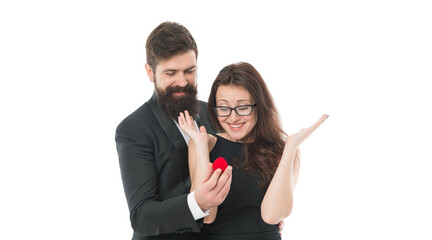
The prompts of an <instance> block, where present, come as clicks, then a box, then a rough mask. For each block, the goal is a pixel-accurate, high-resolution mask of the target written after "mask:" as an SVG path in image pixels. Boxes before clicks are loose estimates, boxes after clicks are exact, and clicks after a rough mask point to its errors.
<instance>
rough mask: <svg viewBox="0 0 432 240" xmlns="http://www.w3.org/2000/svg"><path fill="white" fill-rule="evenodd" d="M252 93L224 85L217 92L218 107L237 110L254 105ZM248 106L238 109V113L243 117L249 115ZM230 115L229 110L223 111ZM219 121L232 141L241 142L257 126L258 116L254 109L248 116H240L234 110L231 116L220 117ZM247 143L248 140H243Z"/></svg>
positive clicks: (237, 87) (241, 88)
mask: <svg viewBox="0 0 432 240" xmlns="http://www.w3.org/2000/svg"><path fill="white" fill-rule="evenodd" d="M254 104H256V103H255V102H253V100H252V97H251V95H250V93H249V92H248V91H247V90H246V89H244V88H243V87H239V86H234V85H222V86H219V88H218V90H217V91H216V106H217V107H229V108H235V107H238V106H243V105H254ZM248 108H250V107H247V106H244V107H239V108H237V111H238V112H240V113H241V114H242V115H243V114H245V113H246V114H247V113H248ZM219 110H220V111H225V112H227V113H229V109H223V108H222V109H221V108H219ZM218 120H219V123H220V125H221V126H222V128H223V129H224V130H225V132H226V133H227V134H228V135H229V137H230V138H231V140H236V141H238V140H241V139H243V138H244V137H245V136H247V135H248V134H249V133H250V132H251V131H252V129H253V128H254V127H255V125H256V120H257V119H256V114H255V111H254V110H253V108H252V113H251V114H250V115H248V116H240V115H238V114H237V113H236V111H234V110H232V111H231V114H230V115H228V116H226V117H220V116H218ZM243 140H244V141H247V139H243Z"/></svg>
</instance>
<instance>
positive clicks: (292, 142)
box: [286, 114, 329, 148]
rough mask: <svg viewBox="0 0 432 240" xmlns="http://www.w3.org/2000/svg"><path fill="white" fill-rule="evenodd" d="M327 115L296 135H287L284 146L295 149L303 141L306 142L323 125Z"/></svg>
mask: <svg viewBox="0 0 432 240" xmlns="http://www.w3.org/2000/svg"><path fill="white" fill-rule="evenodd" d="M328 117H329V115H327V114H324V115H322V116H321V118H320V119H319V120H318V121H317V122H316V123H314V124H313V125H312V126H310V127H308V128H303V129H302V130H300V131H299V132H298V133H295V134H292V135H288V138H287V141H286V145H289V146H291V147H295V148H297V147H298V146H300V144H301V143H302V142H304V140H306V139H307V138H308V137H309V136H310V135H311V134H312V133H313V132H314V131H315V130H317V128H318V127H319V126H320V125H321V123H323V122H324V121H325V120H326V119H327V118H328Z"/></svg>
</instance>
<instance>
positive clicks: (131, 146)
mask: <svg viewBox="0 0 432 240" xmlns="http://www.w3.org/2000/svg"><path fill="white" fill-rule="evenodd" d="M115 139H116V144H117V152H118V156H119V161H120V169H121V175H122V180H123V187H124V190H125V194H126V198H127V203H128V206H129V211H130V220H131V224H132V228H133V229H134V230H135V231H136V232H138V233H139V234H141V235H142V236H151V235H160V234H164V233H176V232H188V231H193V232H199V231H200V229H199V228H198V226H197V224H196V222H195V220H194V218H193V216H192V214H191V212H190V210H189V207H188V204H187V193H185V194H182V195H179V196H176V197H174V198H170V199H165V200H163V201H158V200H157V198H158V174H157V169H156V165H155V159H154V156H155V153H154V147H153V142H152V141H151V140H150V138H148V137H146V136H145V135H144V134H142V133H140V130H139V129H138V128H135V127H133V126H131V125H128V124H125V123H122V124H121V125H119V127H118V128H117V131H116V138H115Z"/></svg>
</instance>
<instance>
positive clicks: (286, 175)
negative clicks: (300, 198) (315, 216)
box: [261, 114, 328, 224]
mask: <svg viewBox="0 0 432 240" xmlns="http://www.w3.org/2000/svg"><path fill="white" fill-rule="evenodd" d="M327 117H328V115H326V114H325V115H323V116H322V117H321V118H320V119H319V120H318V121H317V122H316V123H315V124H313V125H312V126H311V127H309V128H304V129H302V130H300V131H299V132H298V133H296V134H293V135H289V136H288V138H287V140H286V143H285V148H284V151H283V153H282V158H281V160H280V162H279V165H278V167H277V169H276V172H275V174H274V176H273V179H272V180H271V182H270V185H269V187H268V189H267V191H266V194H265V195H264V199H263V201H262V203H261V217H262V219H263V220H264V222H266V223H267V224H278V223H279V222H280V221H281V220H282V219H284V218H286V217H288V216H289V215H290V213H291V210H292V207H293V192H294V188H295V186H296V183H297V178H298V173H299V167H300V165H299V164H300V151H299V150H298V147H299V146H300V144H301V143H302V142H303V141H304V140H306V139H307V138H308V137H309V136H310V135H311V134H312V133H313V132H314V131H315V130H316V129H317V128H318V127H319V126H320V125H321V123H322V122H324V120H325V119H326V118H327Z"/></svg>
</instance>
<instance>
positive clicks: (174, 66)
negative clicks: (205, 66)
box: [156, 50, 196, 71]
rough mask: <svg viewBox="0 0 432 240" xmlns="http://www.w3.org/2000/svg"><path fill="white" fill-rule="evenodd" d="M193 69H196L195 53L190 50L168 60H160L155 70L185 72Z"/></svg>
mask: <svg viewBox="0 0 432 240" xmlns="http://www.w3.org/2000/svg"><path fill="white" fill-rule="evenodd" d="M194 67H196V57H195V52H194V51H193V50H190V51H188V52H186V53H183V54H178V55H175V56H173V57H171V58H169V59H166V60H161V61H160V62H159V64H158V65H157V67H156V68H157V69H160V70H161V71H167V70H186V69H190V68H194Z"/></svg>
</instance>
